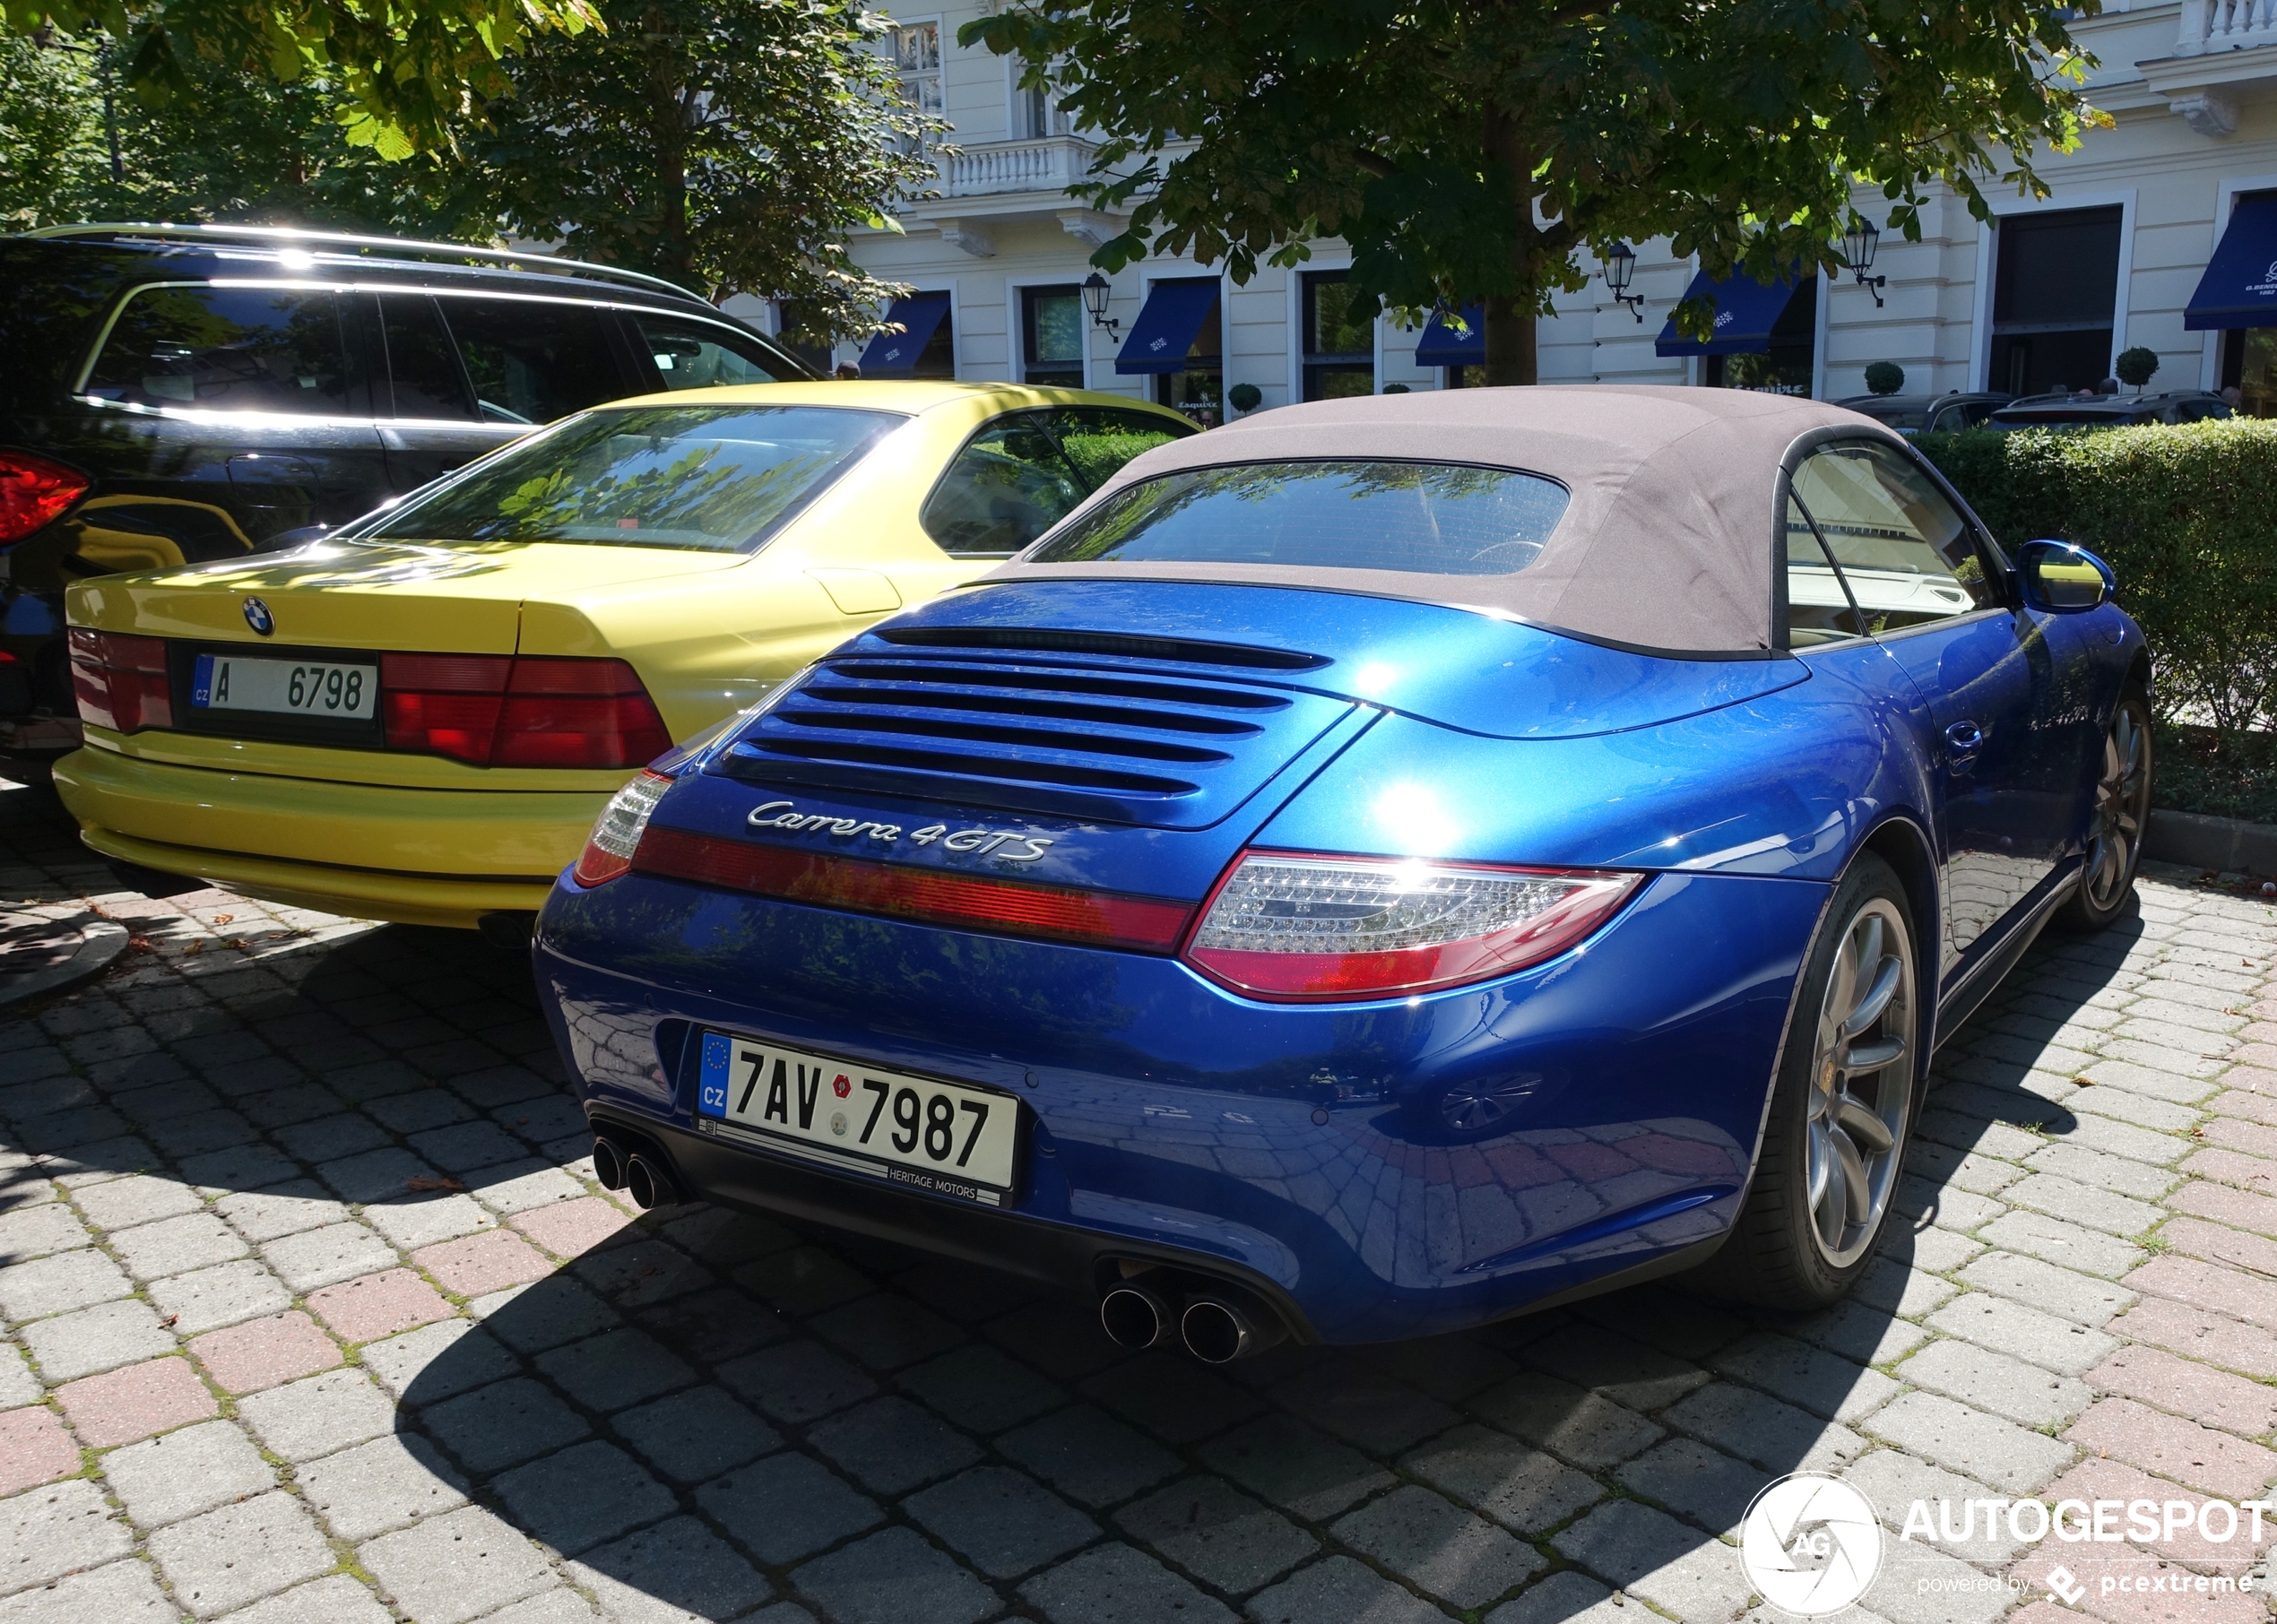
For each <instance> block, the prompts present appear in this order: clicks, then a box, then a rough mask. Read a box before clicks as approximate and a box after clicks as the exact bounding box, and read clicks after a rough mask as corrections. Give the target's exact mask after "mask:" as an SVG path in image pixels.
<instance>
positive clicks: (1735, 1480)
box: [1613, 1438, 1764, 1536]
mask: <svg viewBox="0 0 2277 1624" xmlns="http://www.w3.org/2000/svg"><path fill="white" fill-rule="evenodd" d="M1613 1475H1614V1477H1615V1479H1616V1480H1617V1481H1619V1482H1620V1483H1621V1484H1622V1485H1623V1487H1624V1488H1627V1489H1630V1490H1634V1491H1635V1492H1636V1493H1637V1494H1638V1495H1639V1496H1641V1498H1643V1499H1648V1500H1650V1501H1653V1502H1654V1503H1656V1504H1658V1505H1660V1506H1663V1507H1667V1509H1668V1510H1670V1511H1673V1512H1675V1513H1676V1514H1677V1515H1678V1516H1684V1517H1689V1518H1690V1519H1691V1520H1692V1521H1693V1522H1695V1523H1698V1524H1699V1525H1701V1526H1702V1527H1704V1528H1710V1529H1713V1530H1715V1531H1716V1532H1717V1533H1724V1534H1731V1535H1735V1536H1736V1534H1737V1533H1738V1532H1739V1525H1740V1520H1741V1518H1743V1517H1744V1516H1745V1515H1746V1512H1747V1507H1748V1503H1749V1502H1750V1501H1752V1500H1753V1499H1754V1498H1755V1496H1756V1495H1757V1494H1758V1493H1760V1492H1761V1491H1762V1486H1763V1481H1764V1478H1763V1472H1762V1469H1761V1468H1760V1467H1756V1466H1752V1465H1750V1464H1747V1463H1746V1462H1745V1461H1743V1460H1741V1459H1739V1458H1738V1457H1737V1456H1730V1455H1726V1454H1725V1453H1724V1452H1723V1451H1722V1450H1720V1449H1711V1448H1710V1447H1708V1446H1707V1445H1705V1444H1703V1443H1701V1442H1700V1441H1699V1439H1697V1438H1663V1439H1661V1440H1660V1442H1658V1443H1657V1444H1655V1445H1653V1447H1651V1448H1649V1449H1648V1450H1646V1451H1645V1452H1644V1453H1643V1454H1642V1455H1640V1456H1637V1458H1636V1459H1634V1460H1632V1461H1627V1462H1624V1463H1623V1464H1621V1465H1620V1466H1619V1467H1618V1468H1616V1469H1615V1472H1614V1474H1613Z"/></svg>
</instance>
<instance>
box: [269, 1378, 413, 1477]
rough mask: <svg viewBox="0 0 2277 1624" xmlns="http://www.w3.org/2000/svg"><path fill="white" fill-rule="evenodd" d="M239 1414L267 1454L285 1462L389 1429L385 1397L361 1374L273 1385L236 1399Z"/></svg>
mask: <svg viewBox="0 0 2277 1624" xmlns="http://www.w3.org/2000/svg"><path fill="white" fill-rule="evenodd" d="M238 1415H239V1416H241V1417H242V1418H244V1420H245V1422H246V1424H247V1426H249V1427H251V1428H252V1429H253V1430H254V1433H255V1436H257V1437H258V1438H260V1439H261V1441H262V1442H263V1443H264V1444H266V1445H267V1446H268V1447H269V1448H270V1449H271V1451H273V1453H275V1454H277V1455H281V1456H283V1457H284V1458H285V1459H286V1460H289V1461H307V1460H314V1459H316V1457H317V1456H322V1455H330V1454H331V1453H332V1452H333V1450H335V1449H344V1448H346V1447H348V1446H349V1445H351V1444H360V1443H362V1442H363V1441H364V1440H365V1439H366V1438H378V1437H381V1436H383V1435H384V1434H385V1433H387V1432H388V1431H390V1430H393V1429H394V1420H395V1417H394V1409H393V1408H392V1407H391V1406H390V1405H389V1404H388V1402H387V1396H386V1395H385V1394H384V1393H382V1392H381V1391H380V1390H379V1389H378V1388H377V1387H376V1386H373V1385H372V1381H371V1378H369V1377H368V1376H367V1375H365V1374H364V1373H363V1372H362V1371H361V1370H354V1369H350V1370H328V1371H326V1372H325V1374H323V1375H322V1376H311V1377H308V1378H306V1379H305V1380H301V1381H296V1382H291V1383H289V1384H287V1385H286V1386H281V1387H272V1388H270V1389H269V1390H268V1391H267V1392H266V1393H255V1394H254V1395H252V1396H250V1397H248V1398H245V1399H242V1400H240V1401H238Z"/></svg>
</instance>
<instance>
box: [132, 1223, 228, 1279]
mask: <svg viewBox="0 0 2277 1624" xmlns="http://www.w3.org/2000/svg"><path fill="white" fill-rule="evenodd" d="M110 1243H111V1248H112V1250H114V1251H115V1252H117V1254H118V1257H119V1258H120V1260H121V1261H122V1262H124V1263H125V1264H126V1268H127V1272H128V1273H130V1274H133V1275H134V1278H135V1279H137V1280H156V1279H160V1278H162V1277H164V1276H165V1275H168V1274H187V1273H188V1272H189V1271H190V1270H192V1269H202V1268H206V1267H208V1266H212V1265H213V1264H217V1263H228V1262H229V1261H230V1260H231V1259H232V1258H238V1257H244V1256H245V1255H246V1252H247V1246H246V1244H245V1241H244V1240H243V1239H242V1238H241V1237H240V1236H239V1235H238V1232H237V1231H235V1230H233V1229H231V1228H230V1227H229V1225H228V1224H226V1223H224V1222H221V1219H220V1218H218V1217H216V1216H215V1215H214V1214H212V1213H204V1212H199V1213H185V1214H183V1215H182V1216H180V1217H179V1218H167V1219H161V1220H160V1222H156V1223H146V1224H142V1225H140V1226H138V1227H136V1228H134V1229H131V1230H123V1231H118V1232H117V1233H115V1234H113V1235H112V1236H111V1238H110Z"/></svg>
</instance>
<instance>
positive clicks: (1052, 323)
mask: <svg viewBox="0 0 2277 1624" xmlns="http://www.w3.org/2000/svg"><path fill="white" fill-rule="evenodd" d="M1020 377H1021V379H1022V381H1023V382H1026V383H1030V384H1049V385H1051V386H1052V387H1054V388H1060V389H1080V388H1082V387H1083V289H1080V288H1078V287H1077V286H1076V285H1075V284H1074V283H1072V282H1070V283H1069V284H1067V285H1066V286H1065V287H1059V288H1023V289H1020Z"/></svg>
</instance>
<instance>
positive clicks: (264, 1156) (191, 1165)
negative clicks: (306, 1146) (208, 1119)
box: [180, 1145, 300, 1196]
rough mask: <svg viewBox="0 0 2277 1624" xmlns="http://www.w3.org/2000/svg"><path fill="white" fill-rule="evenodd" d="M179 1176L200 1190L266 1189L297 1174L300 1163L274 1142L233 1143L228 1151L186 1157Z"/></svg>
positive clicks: (226, 1191) (216, 1193)
mask: <svg viewBox="0 0 2277 1624" xmlns="http://www.w3.org/2000/svg"><path fill="white" fill-rule="evenodd" d="M180 1165H181V1169H182V1177H183V1178H184V1179H187V1180H188V1181H189V1182H190V1184H192V1185H193V1186H195V1188H199V1189H202V1190H211V1191H212V1193H213V1194H214V1195H216V1196H225V1195H227V1194H228V1193H229V1192H230V1191H231V1190H258V1189H266V1188H268V1187H269V1186H271V1185H273V1184H282V1183H284V1182H286V1181H287V1180H288V1179H297V1178H299V1176H300V1164H299V1162H295V1161H293V1160H292V1158H291V1157H290V1156H288V1155H286V1154H285V1153H283V1152H282V1151H281V1150H278V1149H277V1148H276V1147H274V1146H273V1145H231V1146H230V1147H229V1149H227V1150H218V1151H208V1152H207V1153H205V1154H203V1155H202V1156H185V1157H184V1158H182V1161H181V1163H180Z"/></svg>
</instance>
